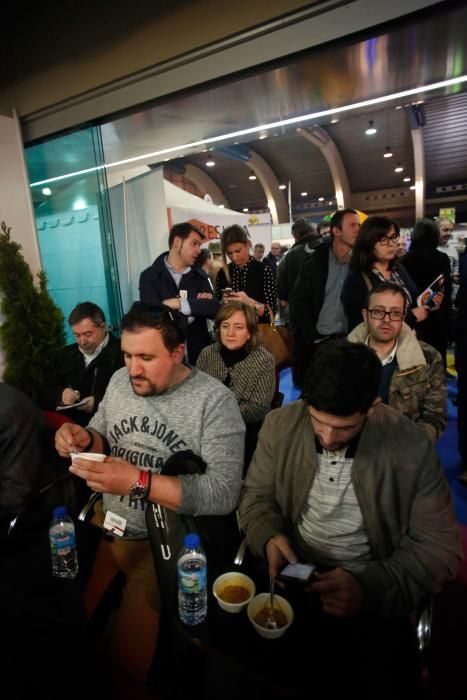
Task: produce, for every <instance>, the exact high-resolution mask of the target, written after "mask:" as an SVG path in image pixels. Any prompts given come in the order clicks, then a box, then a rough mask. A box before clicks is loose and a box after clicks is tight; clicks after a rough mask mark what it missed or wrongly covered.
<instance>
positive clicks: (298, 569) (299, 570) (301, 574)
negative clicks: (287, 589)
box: [277, 562, 316, 586]
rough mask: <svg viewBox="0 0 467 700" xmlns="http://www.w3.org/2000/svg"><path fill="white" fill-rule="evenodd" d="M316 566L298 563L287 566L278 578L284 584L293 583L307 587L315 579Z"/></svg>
mask: <svg viewBox="0 0 467 700" xmlns="http://www.w3.org/2000/svg"><path fill="white" fill-rule="evenodd" d="M315 569H316V566H315V565H314V564H305V563H302V562H297V563H296V564H286V565H285V566H284V568H283V569H281V571H280V572H279V573H278V575H277V578H278V580H279V581H283V582H284V583H291V584H295V585H300V586H306V585H307V584H308V583H310V581H311V579H312V578H313V575H314V572H315Z"/></svg>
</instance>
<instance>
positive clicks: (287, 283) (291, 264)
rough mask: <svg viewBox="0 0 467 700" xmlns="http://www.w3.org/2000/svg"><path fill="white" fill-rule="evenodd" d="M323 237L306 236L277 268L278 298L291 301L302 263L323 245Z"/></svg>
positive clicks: (293, 247)
mask: <svg viewBox="0 0 467 700" xmlns="http://www.w3.org/2000/svg"><path fill="white" fill-rule="evenodd" d="M323 242H324V241H323V239H322V238H321V236H313V237H312V236H304V237H303V238H302V239H301V240H300V241H297V242H296V243H294V245H293V246H292V248H291V249H290V250H289V252H288V253H286V254H285V256H284V258H283V259H282V260H281V262H280V263H279V265H278V266H277V279H276V285H277V296H278V297H279V299H282V300H283V301H289V297H290V295H291V293H292V290H293V288H294V285H295V282H296V281H297V278H298V275H299V274H300V269H301V267H302V262H303V260H304V259H305V257H306V256H307V255H309V254H312V253H313V252H314V249H315V248H317V247H318V246H319V245H321V244H322V243H323Z"/></svg>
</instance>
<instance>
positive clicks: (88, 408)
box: [76, 396, 96, 413]
mask: <svg viewBox="0 0 467 700" xmlns="http://www.w3.org/2000/svg"><path fill="white" fill-rule="evenodd" d="M82 401H86V403H83V405H82V406H77V409H76V410H77V411H85V412H86V413H92V412H93V410H94V404H95V402H96V400H95V398H94V396H86V398H84V399H82Z"/></svg>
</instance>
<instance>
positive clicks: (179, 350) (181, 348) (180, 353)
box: [172, 343, 185, 365]
mask: <svg viewBox="0 0 467 700" xmlns="http://www.w3.org/2000/svg"><path fill="white" fill-rule="evenodd" d="M184 357H185V343H180V345H177V347H176V348H175V349H174V350H173V351H172V359H173V361H174V362H175V364H176V365H181V364H182V362H183V360H184Z"/></svg>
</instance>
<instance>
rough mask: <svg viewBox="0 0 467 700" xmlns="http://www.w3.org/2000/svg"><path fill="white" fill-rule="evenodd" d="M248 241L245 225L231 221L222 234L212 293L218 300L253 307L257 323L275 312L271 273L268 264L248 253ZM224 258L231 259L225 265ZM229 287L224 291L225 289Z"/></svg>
mask: <svg viewBox="0 0 467 700" xmlns="http://www.w3.org/2000/svg"><path fill="white" fill-rule="evenodd" d="M250 246H251V240H250V238H249V236H248V233H247V232H246V231H245V229H244V228H242V227H241V226H238V225H237V224H234V225H233V226H228V227H227V228H225V229H224V230H223V232H222V234H221V250H222V257H223V259H224V266H223V268H222V269H221V270H219V272H218V273H217V277H216V286H215V294H216V297H217V298H218V299H219V300H220V301H221V300H222V299H225V300H228V301H241V302H243V303H244V304H246V305H247V306H251V307H253V308H254V309H255V311H256V314H257V316H258V323H269V321H270V317H269V309H268V307H269V308H270V309H271V310H272V313H273V317H274V316H275V314H276V311H277V289H276V281H275V279H274V273H273V272H272V270H271V268H270V267H268V265H265V264H264V263H263V262H260V261H259V260H256V259H255V258H254V257H253V256H252V255H250ZM227 258H229V260H230V262H229V263H228V264H227ZM226 289H227V290H231V291H228V292H227V293H226V292H225V290H226Z"/></svg>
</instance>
